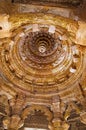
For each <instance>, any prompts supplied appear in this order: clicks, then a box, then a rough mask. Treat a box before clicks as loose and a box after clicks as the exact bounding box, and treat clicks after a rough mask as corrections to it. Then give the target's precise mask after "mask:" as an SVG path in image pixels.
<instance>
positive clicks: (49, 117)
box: [21, 105, 53, 122]
mask: <svg viewBox="0 0 86 130" xmlns="http://www.w3.org/2000/svg"><path fill="white" fill-rule="evenodd" d="M35 110H41V112H43V113H44V115H45V116H47V120H48V121H49V122H50V121H51V120H52V118H53V114H52V112H51V111H50V110H49V109H48V108H47V107H45V106H42V105H32V106H29V107H27V108H25V109H24V110H23V112H22V115H21V116H22V118H23V119H25V118H27V116H28V115H29V114H30V113H31V112H34V111H35Z"/></svg>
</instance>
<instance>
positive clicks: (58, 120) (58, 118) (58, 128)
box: [51, 96, 69, 130]
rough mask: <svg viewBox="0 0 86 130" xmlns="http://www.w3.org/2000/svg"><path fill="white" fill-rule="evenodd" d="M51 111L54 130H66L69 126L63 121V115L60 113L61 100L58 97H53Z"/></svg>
mask: <svg viewBox="0 0 86 130" xmlns="http://www.w3.org/2000/svg"><path fill="white" fill-rule="evenodd" d="M51 109H52V111H53V114H54V118H53V120H52V123H53V129H54V130H68V128H69V125H68V124H67V123H66V122H65V121H64V118H63V113H62V111H61V100H60V98H59V96H55V97H53V100H52V108H51Z"/></svg>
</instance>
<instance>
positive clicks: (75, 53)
mask: <svg viewBox="0 0 86 130" xmlns="http://www.w3.org/2000/svg"><path fill="white" fill-rule="evenodd" d="M69 36H70V34H69V32H67V30H65V29H63V28H59V27H58V26H56V27H55V26H54V27H53V29H52V28H51V25H43V24H37V25H34V24H27V25H24V26H21V27H20V28H18V29H17V30H14V32H13V36H12V39H10V40H9V41H6V42H7V43H6V44H5V46H3V49H2V52H1V55H2V66H4V67H2V72H3V73H4V74H5V75H4V76H5V79H6V80H7V81H9V82H10V83H11V84H12V85H13V89H18V88H19V89H21V90H23V91H25V92H34V93H37V94H40V93H55V92H59V91H61V90H63V89H66V88H67V87H68V86H69V85H70V86H71V85H72V84H73V83H74V82H76V80H77V79H78V78H79V77H80V75H81V73H82V63H83V56H82V53H81V52H80V51H79V49H78V47H77V45H76V44H74V43H73V42H72V41H71V40H70V38H69Z"/></svg>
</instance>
